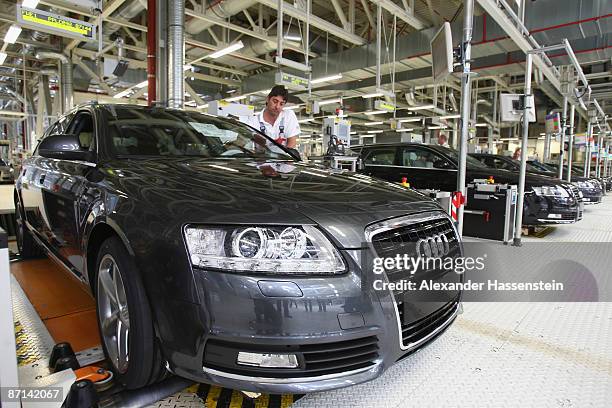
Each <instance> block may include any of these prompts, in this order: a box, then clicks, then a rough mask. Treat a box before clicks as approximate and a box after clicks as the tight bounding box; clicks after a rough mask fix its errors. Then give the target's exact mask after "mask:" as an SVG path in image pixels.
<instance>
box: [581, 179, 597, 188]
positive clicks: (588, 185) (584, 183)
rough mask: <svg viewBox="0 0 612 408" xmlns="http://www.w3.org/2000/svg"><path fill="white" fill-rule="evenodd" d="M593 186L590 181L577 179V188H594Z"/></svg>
mask: <svg viewBox="0 0 612 408" xmlns="http://www.w3.org/2000/svg"><path fill="white" fill-rule="evenodd" d="M594 187H595V186H594V185H593V183H591V182H590V181H579V182H578V188H589V189H590V188H594Z"/></svg>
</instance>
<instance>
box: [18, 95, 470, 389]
mask: <svg viewBox="0 0 612 408" xmlns="http://www.w3.org/2000/svg"><path fill="white" fill-rule="evenodd" d="M15 207H16V209H17V220H18V231H17V232H18V233H17V235H18V244H19V249H20V252H21V254H22V255H23V256H25V257H27V256H31V255H34V254H35V253H36V252H37V250H39V249H43V250H44V251H45V252H46V253H47V254H49V256H51V257H52V258H54V259H56V260H57V261H59V262H60V263H62V264H63V265H64V266H65V267H66V268H67V269H68V270H70V271H71V273H73V274H74V275H75V276H76V277H77V278H78V279H80V280H81V281H82V282H83V284H84V285H85V286H86V287H87V288H88V289H90V290H91V291H92V293H93V295H94V296H95V298H96V305H97V316H98V322H99V328H100V334H101V338H102V340H103V347H104V351H105V353H106V355H107V357H108V360H109V362H110V364H111V366H112V369H113V371H114V372H115V375H116V377H115V378H116V379H117V380H118V381H119V382H120V383H122V384H123V385H125V386H126V387H128V388H137V387H141V386H144V385H146V384H150V383H153V382H155V381H157V380H159V379H160V378H162V377H163V376H164V375H165V373H166V372H167V371H170V372H172V373H174V374H176V375H179V376H182V377H186V378H189V379H192V380H194V381H198V382H207V383H213V384H218V385H221V386H225V387H230V388H233V389H239V390H245V391H256V392H271V393H306V392H312V391H322V390H327V389H332V388H339V387H346V386H349V385H352V384H357V383H361V382H364V381H368V380H371V379H373V378H376V377H377V376H379V375H381V373H383V372H384V371H385V370H386V369H387V368H389V367H390V366H392V365H393V364H394V363H395V362H396V361H398V360H399V359H401V358H404V357H406V356H408V355H409V354H411V353H413V352H415V351H416V350H418V349H419V348H420V347H423V346H424V345H426V344H427V343H429V342H430V341H432V340H433V339H435V338H436V337H437V336H438V335H440V334H441V333H442V332H443V331H444V330H445V329H446V328H447V327H449V325H450V324H451V323H452V322H453V320H454V319H455V317H456V315H457V313H458V310H459V302H460V295H461V293H460V291H458V290H453V289H452V285H451V287H449V289H448V290H443V291H440V292H439V293H438V294H437V297H436V298H435V299H432V298H426V296H425V295H421V297H419V295H412V294H409V293H408V292H407V291H405V290H404V289H395V288H390V287H388V286H386V289H385V288H382V289H381V286H380V285H381V284H382V283H386V284H388V283H394V282H399V281H414V282H417V283H418V282H419V281H422V280H432V281H434V282H446V283H456V282H460V281H461V280H462V277H461V276H460V275H458V274H456V273H455V272H453V271H445V270H436V269H435V267H433V268H432V269H430V270H428V269H423V270H420V271H419V273H416V274H411V273H408V272H407V271H406V270H403V269H388V270H387V271H386V273H382V274H375V273H374V272H373V269H372V267H371V266H372V259H373V258H374V257H377V258H386V257H395V256H396V255H403V254H408V255H410V256H417V257H432V256H433V257H436V256H437V257H440V256H445V257H458V256H461V253H462V247H461V241H460V239H459V237H458V235H457V233H456V231H455V227H454V225H453V223H452V221H451V220H450V219H449V217H448V216H447V215H446V213H444V212H443V211H442V210H441V209H440V207H439V206H438V205H437V204H436V203H435V202H433V201H431V200H430V199H428V198H426V197H424V196H422V195H420V194H418V193H415V192H412V191H410V190H408V189H405V188H403V187H401V186H398V185H396V184H392V183H388V182H385V181H382V180H377V179H374V178H371V177H368V176H365V175H360V174H355V173H347V172H337V171H332V170H328V169H324V168H320V167H316V166H312V165H309V164H306V163H304V162H301V161H299V160H298V159H297V157H294V156H293V155H292V152H291V151H288V150H286V149H285V148H283V147H282V146H279V145H277V144H275V143H274V142H273V141H271V140H270V139H267V138H266V137H265V136H264V135H262V134H261V133H259V132H258V131H257V130H255V129H252V128H249V127H247V126H245V125H243V124H241V123H238V122H236V121H232V120H226V119H220V118H215V117H211V116H209V115H203V114H200V113H195V112H186V111H181V110H170V109H162V108H145V107H141V106H130V105H88V106H80V107H78V108H76V109H74V110H73V111H72V112H70V113H68V114H67V115H65V116H63V117H61V118H60V119H59V120H58V121H57V122H56V123H55V124H53V125H52V126H51V127H50V128H49V129H48V130H47V131H46V132H45V134H44V136H43V137H42V140H41V141H40V142H39V143H38V146H37V147H36V150H35V151H34V153H33V155H32V157H30V158H29V159H27V160H26V161H25V163H24V164H23V170H22V171H21V173H20V175H19V178H18V180H17V182H16V189H15ZM375 282H378V288H377V287H376V285H377V284H376V283H375ZM392 289H393V290H392Z"/></svg>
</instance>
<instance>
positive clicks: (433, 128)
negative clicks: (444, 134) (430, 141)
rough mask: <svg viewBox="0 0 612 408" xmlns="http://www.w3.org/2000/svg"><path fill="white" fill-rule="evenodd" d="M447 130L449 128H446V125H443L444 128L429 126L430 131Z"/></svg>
mask: <svg viewBox="0 0 612 408" xmlns="http://www.w3.org/2000/svg"><path fill="white" fill-rule="evenodd" d="M446 128H447V126H444V125H442V126H429V127H428V129H429V130H439V129H446Z"/></svg>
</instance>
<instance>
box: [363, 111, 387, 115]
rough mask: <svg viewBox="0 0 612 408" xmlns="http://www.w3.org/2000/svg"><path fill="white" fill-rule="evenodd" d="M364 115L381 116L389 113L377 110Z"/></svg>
mask: <svg viewBox="0 0 612 408" xmlns="http://www.w3.org/2000/svg"><path fill="white" fill-rule="evenodd" d="M363 113H365V114H366V115H381V114H383V113H389V111H384V110H377V111H369V112H363Z"/></svg>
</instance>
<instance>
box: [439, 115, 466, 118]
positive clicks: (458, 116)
mask: <svg viewBox="0 0 612 408" xmlns="http://www.w3.org/2000/svg"><path fill="white" fill-rule="evenodd" d="M460 117H461V115H444V116H440V119H459V118H460Z"/></svg>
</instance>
